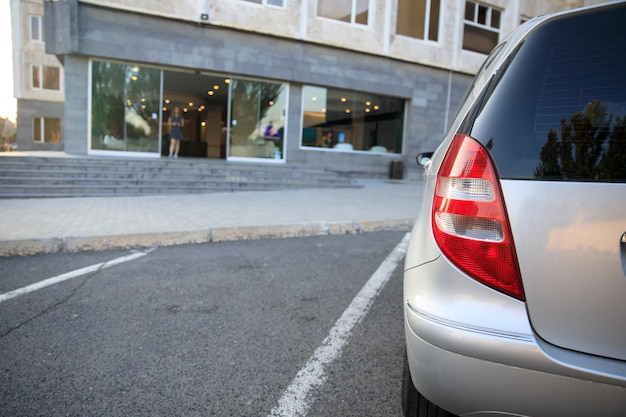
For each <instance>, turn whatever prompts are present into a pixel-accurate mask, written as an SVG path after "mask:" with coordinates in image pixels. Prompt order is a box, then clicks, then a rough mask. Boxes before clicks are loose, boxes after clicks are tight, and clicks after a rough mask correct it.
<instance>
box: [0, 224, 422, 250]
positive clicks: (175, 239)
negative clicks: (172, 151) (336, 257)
mask: <svg viewBox="0 0 626 417" xmlns="http://www.w3.org/2000/svg"><path fill="white" fill-rule="evenodd" d="M414 221H415V219H393V220H372V221H360V222H348V223H332V222H330V223H306V224H294V225H278V226H247V227H222V228H220V227H218V228H211V229H205V230H189V231H177V232H154V233H137V234H120V235H108V236H88V237H59V238H47V239H36V238H35V239H23V240H8V241H0V257H9V256H29V255H42V254H48V253H57V252H70V253H76V252H84V251H98V250H111V249H136V248H149V247H154V246H174V245H189V244H200V243H217V242H229V241H236V240H256V239H269V238H291V237H307V236H323V235H341V234H355V233H365V232H382V231H396V230H397V231H409V230H411V227H412V226H413V222H414Z"/></svg>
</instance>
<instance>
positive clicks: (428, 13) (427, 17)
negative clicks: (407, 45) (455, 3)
mask: <svg viewBox="0 0 626 417" xmlns="http://www.w3.org/2000/svg"><path fill="white" fill-rule="evenodd" d="M400 1H403V0H398V5H399V2H400ZM404 1H411V0H404ZM424 1H425V3H426V5H425V6H426V10H425V11H424V22H423V24H424V31H423V33H422V34H421V37H415V36H412V35H408V34H406V33H400V32H398V18H397V17H396V35H398V36H406V37H407V38H411V39H418V40H421V41H426V42H435V43H438V42H439V35H440V32H441V3H442V1H443V0H424ZM433 1H438V2H439V7H438V8H437V9H438V13H437V16H436V19H435V20H436V22H437V33H436V38H435V39H431V38H430V29H431V22H432V21H433V16H432V12H433V7H432V3H433Z"/></svg>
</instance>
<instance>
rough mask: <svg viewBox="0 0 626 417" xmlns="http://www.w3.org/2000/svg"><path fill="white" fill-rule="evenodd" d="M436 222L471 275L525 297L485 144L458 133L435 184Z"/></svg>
mask: <svg viewBox="0 0 626 417" xmlns="http://www.w3.org/2000/svg"><path fill="white" fill-rule="evenodd" d="M432 214H433V215H432V227H433V232H434V235H435V240H436V241H437V244H438V245H439V247H440V248H441V250H442V252H443V253H444V255H445V256H446V257H448V259H450V260H451V261H452V262H453V263H454V264H455V265H456V266H457V267H458V268H460V269H461V270H462V271H464V272H465V273H467V274H469V275H470V276H471V277H472V278H474V279H476V280H478V281H480V282H482V283H483V284H486V285H488V286H490V287H492V288H494V289H496V290H498V291H502V292H504V293H505V294H508V295H511V296H513V297H515V298H518V299H520V300H524V289H523V287H522V281H521V277H520V272H519V266H518V263H517V256H516V254H515V247H514V245H513V238H512V236H511V230H510V227H509V220H508V217H507V214H506V209H505V207H504V200H503V198H502V192H501V190H500V182H499V180H498V177H497V175H496V172H495V169H494V167H493V163H492V162H491V158H490V157H489V155H488V153H487V151H486V150H485V148H483V146H482V145H481V144H480V143H479V142H477V141H476V140H474V139H472V138H471V137H469V136H467V135H461V134H457V135H456V136H455V137H454V139H453V141H452V145H451V146H450V149H449V150H448V153H447V154H446V156H445V158H444V160H443V163H442V165H441V168H440V169H439V173H438V174H437V185H436V186H435V199H434V202H433V213H432Z"/></svg>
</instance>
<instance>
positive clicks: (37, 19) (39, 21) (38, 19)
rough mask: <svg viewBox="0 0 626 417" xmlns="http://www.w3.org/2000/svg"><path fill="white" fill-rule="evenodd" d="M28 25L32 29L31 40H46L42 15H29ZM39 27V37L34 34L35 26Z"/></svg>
mask: <svg viewBox="0 0 626 417" xmlns="http://www.w3.org/2000/svg"><path fill="white" fill-rule="evenodd" d="M34 21H35V22H34ZM33 23H35V24H33ZM28 25H29V29H30V31H29V32H30V40H31V41H33V42H44V39H43V19H42V16H39V15H34V14H31V15H29V19H28ZM35 27H36V28H37V33H38V35H39V36H38V37H34V36H33V30H34V28H35Z"/></svg>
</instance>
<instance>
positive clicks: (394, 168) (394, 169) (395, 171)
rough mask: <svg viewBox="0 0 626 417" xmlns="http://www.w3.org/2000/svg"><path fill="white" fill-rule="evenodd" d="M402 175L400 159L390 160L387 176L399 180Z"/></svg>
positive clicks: (402, 169) (402, 168) (402, 167)
mask: <svg viewBox="0 0 626 417" xmlns="http://www.w3.org/2000/svg"><path fill="white" fill-rule="evenodd" d="M403 175H404V165H403V164H402V161H400V160H396V161H391V167H390V169H389V178H390V179H392V180H401V179H402V176H403Z"/></svg>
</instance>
